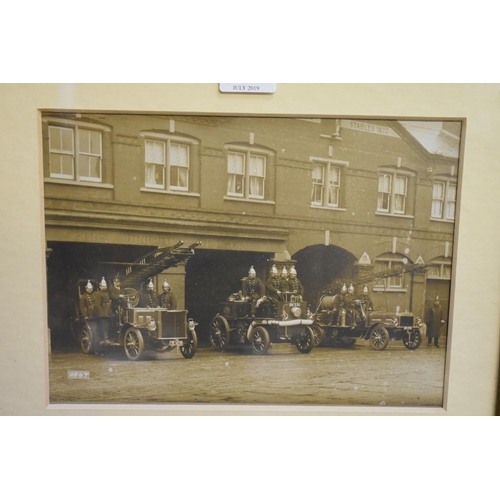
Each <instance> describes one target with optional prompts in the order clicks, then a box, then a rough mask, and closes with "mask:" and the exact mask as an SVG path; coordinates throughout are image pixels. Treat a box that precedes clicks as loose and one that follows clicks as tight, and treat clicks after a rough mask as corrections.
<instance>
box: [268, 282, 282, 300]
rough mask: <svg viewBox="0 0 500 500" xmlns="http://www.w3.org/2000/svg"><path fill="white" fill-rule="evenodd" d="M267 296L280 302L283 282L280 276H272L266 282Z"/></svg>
mask: <svg viewBox="0 0 500 500" xmlns="http://www.w3.org/2000/svg"><path fill="white" fill-rule="evenodd" d="M266 289H267V296H268V297H269V298H270V299H271V300H280V299H281V297H280V296H279V295H278V292H281V291H282V290H281V280H280V279H279V278H278V276H270V277H269V278H268V280H267V281H266Z"/></svg>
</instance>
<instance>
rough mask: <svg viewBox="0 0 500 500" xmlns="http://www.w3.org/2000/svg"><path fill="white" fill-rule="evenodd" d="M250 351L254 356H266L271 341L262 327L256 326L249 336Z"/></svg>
mask: <svg viewBox="0 0 500 500" xmlns="http://www.w3.org/2000/svg"><path fill="white" fill-rule="evenodd" d="M250 342H251V344H252V350H253V352H254V353H255V354H266V352H267V350H268V349H269V345H270V344H271V341H270V340H269V333H268V331H267V330H266V329H265V328H264V327H263V326H256V327H255V328H254V329H253V330H252V333H251V334H250Z"/></svg>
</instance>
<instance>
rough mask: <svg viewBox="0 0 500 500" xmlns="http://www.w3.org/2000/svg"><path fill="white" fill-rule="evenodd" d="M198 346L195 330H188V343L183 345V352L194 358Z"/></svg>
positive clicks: (187, 357)
mask: <svg viewBox="0 0 500 500" xmlns="http://www.w3.org/2000/svg"><path fill="white" fill-rule="evenodd" d="M197 347H198V337H197V336H196V332H195V331H194V330H188V340H187V343H186V344H184V345H183V346H182V347H181V354H182V355H183V356H184V357H185V358H186V359H189V358H192V357H193V356H194V353H195V352H196V348H197Z"/></svg>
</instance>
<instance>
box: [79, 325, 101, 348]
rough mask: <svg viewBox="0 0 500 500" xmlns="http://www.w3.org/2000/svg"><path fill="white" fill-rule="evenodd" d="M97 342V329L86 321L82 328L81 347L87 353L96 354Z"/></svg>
mask: <svg viewBox="0 0 500 500" xmlns="http://www.w3.org/2000/svg"><path fill="white" fill-rule="evenodd" d="M96 344H97V338H96V334H95V331H94V330H92V327H91V326H90V325H89V324H88V323H84V324H83V326H82V328H81V330H80V347H81V348H82V351H83V352H84V353H85V354H94V353H95V348H96Z"/></svg>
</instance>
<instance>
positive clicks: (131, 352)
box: [123, 328, 144, 361]
mask: <svg viewBox="0 0 500 500" xmlns="http://www.w3.org/2000/svg"><path fill="white" fill-rule="evenodd" d="M123 347H124V348H125V354H126V355H127V358H128V359H130V361H139V360H140V359H141V357H142V355H143V354H144V338H143V337H142V333H141V332H140V330H138V329H137V328H129V329H128V330H127V331H126V332H125V337H124V339H123Z"/></svg>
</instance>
